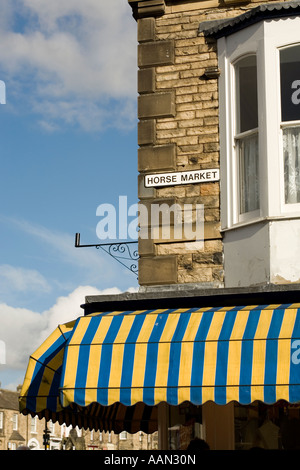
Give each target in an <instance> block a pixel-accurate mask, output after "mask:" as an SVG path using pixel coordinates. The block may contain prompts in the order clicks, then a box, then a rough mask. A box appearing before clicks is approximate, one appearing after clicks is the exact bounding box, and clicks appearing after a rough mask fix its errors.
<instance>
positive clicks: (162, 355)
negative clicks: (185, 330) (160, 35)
mask: <svg viewBox="0 0 300 470" xmlns="http://www.w3.org/2000/svg"><path fill="white" fill-rule="evenodd" d="M179 319H180V314H179V313H177V312H176V313H172V314H170V315H169V316H168V319H167V321H166V324H165V327H164V330H163V332H162V334H161V337H160V342H159V345H158V352H157V368H156V380H155V386H156V388H155V390H154V401H155V403H160V402H161V401H166V400H167V383H168V373H169V366H170V360H171V358H170V348H171V340H172V337H173V335H174V332H175V330H176V327H177V325H178V321H179Z"/></svg>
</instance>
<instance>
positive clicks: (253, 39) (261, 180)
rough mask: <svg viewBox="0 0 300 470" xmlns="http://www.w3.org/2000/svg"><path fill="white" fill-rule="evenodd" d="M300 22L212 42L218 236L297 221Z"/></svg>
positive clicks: (261, 25)
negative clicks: (216, 94)
mask: <svg viewBox="0 0 300 470" xmlns="http://www.w3.org/2000/svg"><path fill="white" fill-rule="evenodd" d="M299 31H300V16H296V17H294V18H283V19H277V20H275V21H258V22H257V23H255V24H252V25H251V26H247V27H245V28H241V29H240V30H239V31H238V32H234V34H227V33H226V34H225V33H224V36H222V35H221V33H220V37H219V38H218V56H219V68H220V70H221V75H220V80H219V85H220V164H221V185H222V186H221V187H222V192H221V206H222V211H221V223H222V229H223V230H228V229H229V230H230V229H231V228H237V227H238V226H240V225H241V226H243V225H244V224H245V223H247V224H249V223H251V222H254V223H256V222H258V221H260V220H261V221H262V220H267V219H268V220H271V218H274V217H275V218H276V219H277V220H278V217H279V218H284V217H291V216H292V217H295V218H297V217H299V216H300V34H299Z"/></svg>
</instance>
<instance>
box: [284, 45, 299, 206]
mask: <svg viewBox="0 0 300 470" xmlns="http://www.w3.org/2000/svg"><path fill="white" fill-rule="evenodd" d="M280 84H281V129H282V142H283V164H284V197H285V203H286V204H295V203H299V202H300V45H296V46H291V47H285V48H283V49H281V50H280Z"/></svg>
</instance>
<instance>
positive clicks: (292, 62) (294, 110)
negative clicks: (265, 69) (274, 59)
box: [280, 45, 300, 121]
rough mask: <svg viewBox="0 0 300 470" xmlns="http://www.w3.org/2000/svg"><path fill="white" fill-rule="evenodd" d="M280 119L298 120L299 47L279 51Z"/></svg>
mask: <svg viewBox="0 0 300 470" xmlns="http://www.w3.org/2000/svg"><path fill="white" fill-rule="evenodd" d="M280 81H281V119H282V121H295V120H300V45H298V46H293V47H288V48H287V49H282V50H281V51H280Z"/></svg>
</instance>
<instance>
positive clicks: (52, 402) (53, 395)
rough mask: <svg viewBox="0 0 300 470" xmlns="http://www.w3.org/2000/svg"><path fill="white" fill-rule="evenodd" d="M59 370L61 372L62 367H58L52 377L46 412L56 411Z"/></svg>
mask: <svg viewBox="0 0 300 470" xmlns="http://www.w3.org/2000/svg"><path fill="white" fill-rule="evenodd" d="M61 370H62V366H61V367H59V368H58V369H57V370H56V372H55V373H54V377H53V380H52V383H51V387H50V390H49V395H48V397H47V408H48V410H51V411H56V409H57V398H58V396H59V384H60V376H61Z"/></svg>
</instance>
